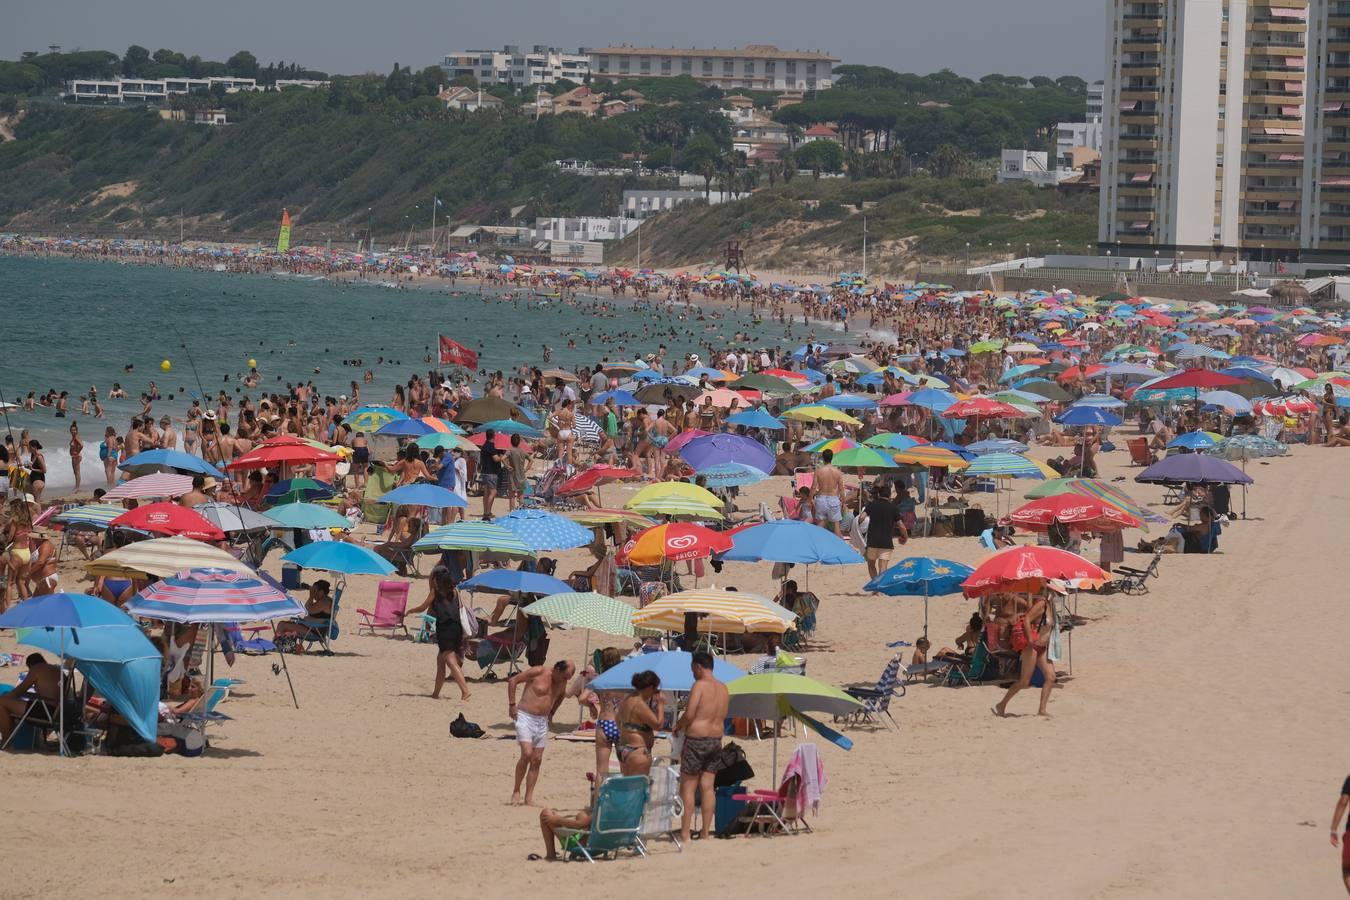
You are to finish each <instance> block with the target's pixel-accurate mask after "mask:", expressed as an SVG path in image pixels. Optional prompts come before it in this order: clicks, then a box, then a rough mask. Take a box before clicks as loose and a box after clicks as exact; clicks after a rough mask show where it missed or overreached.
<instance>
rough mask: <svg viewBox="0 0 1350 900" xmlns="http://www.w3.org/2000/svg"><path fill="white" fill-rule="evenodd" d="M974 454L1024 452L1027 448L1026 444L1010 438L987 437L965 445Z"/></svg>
mask: <svg viewBox="0 0 1350 900" xmlns="http://www.w3.org/2000/svg"><path fill="white" fill-rule="evenodd" d="M966 449H967V450H969V451H970V452H971V453H974V454H975V455H976V456H985V455H986V454H989V453H1026V452H1027V450H1028V449H1029V448H1028V447H1027V445H1026V444H1023V443H1021V442H1019V441H1014V440H1012V439H1011V438H988V439H986V440H983V441H976V442H975V443H973V444H970V445H968V446H967V447H966Z"/></svg>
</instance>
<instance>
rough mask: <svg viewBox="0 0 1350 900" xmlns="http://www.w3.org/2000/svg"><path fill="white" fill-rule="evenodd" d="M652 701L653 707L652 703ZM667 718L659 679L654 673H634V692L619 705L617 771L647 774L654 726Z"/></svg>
mask: <svg viewBox="0 0 1350 900" xmlns="http://www.w3.org/2000/svg"><path fill="white" fill-rule="evenodd" d="M653 701H655V709H653V707H652V704H653ZM665 718H666V701H665V698H664V697H662V696H661V679H660V678H658V677H657V676H656V673H655V672H638V673H637V674H636V675H634V676H633V693H632V694H629V695H628V696H627V697H625V698H624V701H623V702H622V703H620V704H619V742H618V743H617V744H615V745H614V746H615V749H616V750H617V751H618V753H619V771H620V772H621V773H622V774H624V775H647V774H649V773H650V772H651V770H652V745H653V744H654V743H656V729H658V728H660V727H661V723H662V722H663V721H665Z"/></svg>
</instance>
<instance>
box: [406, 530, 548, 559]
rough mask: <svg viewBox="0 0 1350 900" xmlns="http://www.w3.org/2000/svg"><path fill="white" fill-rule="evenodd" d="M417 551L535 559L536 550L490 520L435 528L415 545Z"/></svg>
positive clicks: (512, 532) (513, 533)
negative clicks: (446, 551)
mask: <svg viewBox="0 0 1350 900" xmlns="http://www.w3.org/2000/svg"><path fill="white" fill-rule="evenodd" d="M413 550H414V551H416V552H418V553H434V552H438V551H443V550H465V551H468V552H470V553H495V554H497V555H498V556H503V557H511V558H529V559H533V558H534V556H535V551H534V549H533V548H532V547H530V545H528V544H526V543H525V542H524V541H522V540H521V539H520V537H519V536H517V535H516V533H515V532H514V531H511V530H510V529H507V528H503V527H502V526H501V525H497V524H495V523H489V522H455V523H453V524H450V525H442V526H441V527H440V528H433V529H432V530H431V531H430V532H428V533H427V534H426V536H425V537H422V538H421V539H419V540H418V541H417V542H416V543H414V544H413Z"/></svg>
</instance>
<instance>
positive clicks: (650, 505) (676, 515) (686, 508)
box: [625, 496, 726, 522]
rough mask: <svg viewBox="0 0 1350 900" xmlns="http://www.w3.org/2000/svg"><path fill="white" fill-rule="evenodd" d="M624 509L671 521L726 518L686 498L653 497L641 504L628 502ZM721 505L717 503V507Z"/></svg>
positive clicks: (712, 509)
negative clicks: (664, 517) (665, 517)
mask: <svg viewBox="0 0 1350 900" xmlns="http://www.w3.org/2000/svg"><path fill="white" fill-rule="evenodd" d="M625 506H626V508H627V509H629V510H632V511H633V512H635V513H639V514H641V515H644V516H669V517H670V518H672V519H710V520H713V521H718V522H720V521H721V520H723V519H725V518H726V516H724V515H723V514H722V512H721V511H720V509H714V508H713V507H711V506H707V505H705V504H702V503H699V502H698V501H696V500H690V499H688V498H686V497H675V496H666V497H653V498H652V499H650V500H644V501H642V502H641V503H633V502H632V501H629V502H628V503H627V504H625ZM720 506H721V503H720V502H719V503H718V507H720Z"/></svg>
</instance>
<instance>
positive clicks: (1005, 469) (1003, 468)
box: [963, 453, 1045, 479]
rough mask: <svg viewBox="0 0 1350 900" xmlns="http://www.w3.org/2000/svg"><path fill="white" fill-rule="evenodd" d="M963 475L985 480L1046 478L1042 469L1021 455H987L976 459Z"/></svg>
mask: <svg viewBox="0 0 1350 900" xmlns="http://www.w3.org/2000/svg"><path fill="white" fill-rule="evenodd" d="M963 474H965V475H968V476H971V475H973V476H978V477H983V478H990V477H998V476H1002V477H1005V478H1037V479H1043V478H1045V472H1044V471H1043V470H1042V469H1041V467H1040V466H1039V465H1037V464H1036V462H1035V461H1034V460H1031V459H1028V458H1027V457H1025V456H1023V455H1021V454H1020V453H986V454H985V455H983V456H979V457H976V458H975V461H974V462H972V463H971V464H970V465H969V466H967V467H966V470H965V472H964V473H963Z"/></svg>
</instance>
